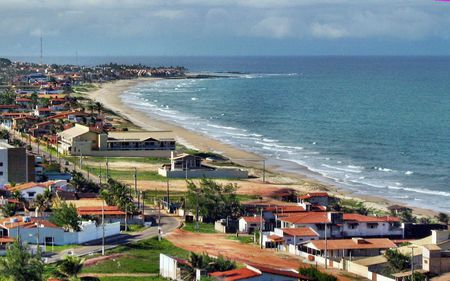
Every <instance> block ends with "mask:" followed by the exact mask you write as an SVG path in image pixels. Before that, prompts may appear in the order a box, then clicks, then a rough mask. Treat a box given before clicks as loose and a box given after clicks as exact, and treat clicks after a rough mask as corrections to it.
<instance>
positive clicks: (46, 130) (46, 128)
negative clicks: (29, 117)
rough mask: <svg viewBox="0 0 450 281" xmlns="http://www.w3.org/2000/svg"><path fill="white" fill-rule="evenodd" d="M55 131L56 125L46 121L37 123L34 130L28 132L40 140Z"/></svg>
mask: <svg viewBox="0 0 450 281" xmlns="http://www.w3.org/2000/svg"><path fill="white" fill-rule="evenodd" d="M53 129H54V123H53V122H52V121H44V122H39V123H36V124H35V125H34V128H30V129H29V130H28V131H29V133H30V134H31V135H32V136H33V137H35V138H38V137H41V136H43V135H46V134H51V131H52V130H53Z"/></svg>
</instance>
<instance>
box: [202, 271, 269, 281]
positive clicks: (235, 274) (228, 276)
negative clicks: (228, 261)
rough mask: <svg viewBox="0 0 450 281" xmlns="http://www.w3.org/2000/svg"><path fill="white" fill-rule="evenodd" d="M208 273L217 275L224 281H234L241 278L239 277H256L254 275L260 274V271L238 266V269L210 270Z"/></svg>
mask: <svg viewBox="0 0 450 281" xmlns="http://www.w3.org/2000/svg"><path fill="white" fill-rule="evenodd" d="M209 275H210V276H214V277H217V278H219V279H221V280H224V281H234V280H241V279H247V278H252V277H256V276H259V275H261V273H259V272H256V271H254V270H251V269H248V268H239V269H233V270H228V271H223V272H212V273H210V274H209Z"/></svg>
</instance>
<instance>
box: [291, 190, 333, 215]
mask: <svg viewBox="0 0 450 281" xmlns="http://www.w3.org/2000/svg"><path fill="white" fill-rule="evenodd" d="M297 203H298V205H299V206H302V207H303V208H305V210H307V211H310V210H312V209H313V208H316V207H317V206H323V207H324V208H325V209H326V208H327V207H328V206H329V205H330V203H331V198H330V196H329V195H328V193H326V192H310V193H307V194H304V195H301V196H298V197H297Z"/></svg>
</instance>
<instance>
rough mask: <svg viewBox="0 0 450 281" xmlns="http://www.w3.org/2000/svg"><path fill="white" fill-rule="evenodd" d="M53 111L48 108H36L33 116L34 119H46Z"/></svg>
mask: <svg viewBox="0 0 450 281" xmlns="http://www.w3.org/2000/svg"><path fill="white" fill-rule="evenodd" d="M52 112H53V110H52V109H51V108H49V107H37V106H36V109H35V110H34V111H33V115H34V116H36V117H48V116H50V115H52Z"/></svg>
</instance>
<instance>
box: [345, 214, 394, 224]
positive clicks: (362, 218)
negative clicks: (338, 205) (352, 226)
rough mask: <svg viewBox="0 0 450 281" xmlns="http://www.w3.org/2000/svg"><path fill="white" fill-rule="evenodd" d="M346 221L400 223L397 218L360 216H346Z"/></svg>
mask: <svg viewBox="0 0 450 281" xmlns="http://www.w3.org/2000/svg"><path fill="white" fill-rule="evenodd" d="M344 221H356V222H400V218H397V217H390V216H385V217H371V216H364V215H360V214H344Z"/></svg>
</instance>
